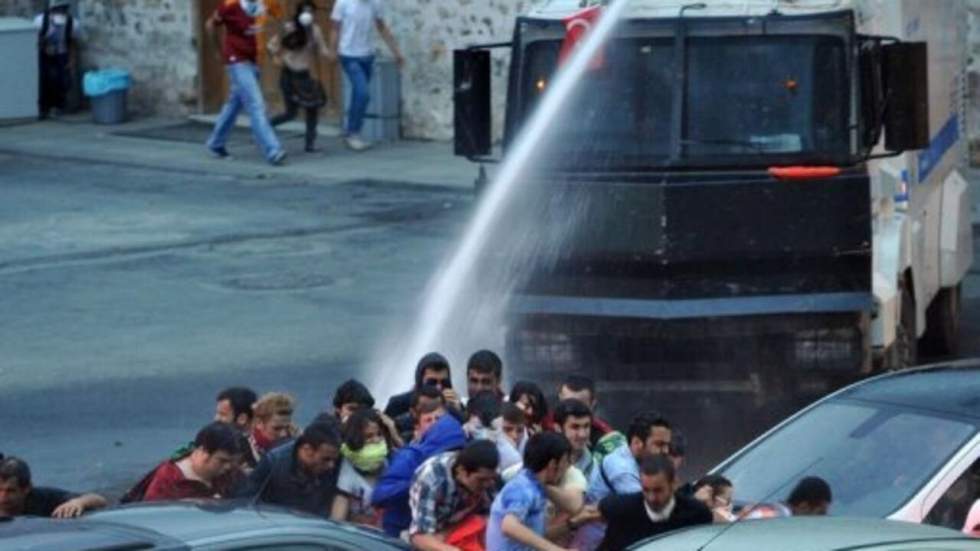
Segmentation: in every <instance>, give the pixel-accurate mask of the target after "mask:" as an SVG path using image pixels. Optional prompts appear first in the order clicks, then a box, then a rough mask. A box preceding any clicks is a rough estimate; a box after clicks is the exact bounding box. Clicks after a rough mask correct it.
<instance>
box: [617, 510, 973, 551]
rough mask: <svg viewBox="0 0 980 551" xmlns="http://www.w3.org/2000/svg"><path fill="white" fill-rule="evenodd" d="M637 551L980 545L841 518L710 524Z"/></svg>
mask: <svg viewBox="0 0 980 551" xmlns="http://www.w3.org/2000/svg"><path fill="white" fill-rule="evenodd" d="M629 549H630V550H633V551H700V550H702V549H704V550H706V551H844V550H848V551H854V550H857V549H860V550H861V551H924V550H925V549H928V550H929V551H968V550H969V551H977V549H980V542H978V541H977V540H975V539H972V538H970V537H967V536H965V535H963V534H962V533H960V532H957V531H955V530H950V529H948V528H938V527H935V526H923V525H921V524H913V523H910V522H896V521H893V520H880V519H857V518H841V517H795V518H781V519H774V520H747V521H743V522H737V523H735V524H709V525H706V526H698V527H694V528H688V529H686V530H678V531H676V532H670V533H667V534H664V535H661V536H657V537H654V538H652V539H648V540H645V541H642V542H639V543H637V544H635V545H633V546H631V547H630V548H629Z"/></svg>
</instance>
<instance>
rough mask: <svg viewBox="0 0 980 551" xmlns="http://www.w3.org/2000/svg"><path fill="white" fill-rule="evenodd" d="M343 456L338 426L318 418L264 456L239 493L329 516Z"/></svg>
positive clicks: (239, 495)
mask: <svg viewBox="0 0 980 551" xmlns="http://www.w3.org/2000/svg"><path fill="white" fill-rule="evenodd" d="M339 457H340V435H339V434H338V433H337V430H336V428H335V426H333V425H331V424H327V423H324V422H314V423H312V424H311V425H309V426H308V427H306V429H305V430H303V433H302V434H300V436H299V438H297V439H296V440H293V441H292V442H289V443H287V444H283V445H281V446H279V447H277V448H275V449H273V450H272V451H270V452H269V453H267V454H266V455H265V456H264V457H262V460H261V461H259V464H258V466H256V467H255V470H254V471H252V474H250V475H249V477H248V479H247V480H246V481H245V484H244V485H242V486H241V487H240V488H239V489H238V491H237V492H235V494H236V497H247V498H252V499H255V500H258V501H262V502H264V503H272V504H275V505H281V506H283V507H288V508H292V509H299V510H301V511H306V512H308V513H311V514H314V515H318V516H322V517H328V516H330V507H331V504H332V503H333V499H334V495H335V494H336V491H337V469H336V466H337V460H338V459H339Z"/></svg>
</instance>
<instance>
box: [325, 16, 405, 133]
mask: <svg viewBox="0 0 980 551" xmlns="http://www.w3.org/2000/svg"><path fill="white" fill-rule="evenodd" d="M330 19H331V21H332V23H333V25H332V32H331V33H330V45H331V50H333V51H334V52H337V53H338V54H339V56H340V65H341V67H343V69H344V73H345V74H346V75H347V80H348V81H350V84H351V100H350V105H348V106H347V123H346V125H345V128H344V135H345V139H346V142H347V146H348V147H350V148H351V149H353V150H355V151H361V150H364V149H367V148H368V147H370V145H369V144H368V143H367V142H365V141H364V140H363V139H362V138H361V128H362V127H363V126H364V115H365V113H366V112H367V105H368V101H369V100H370V96H369V94H368V83H369V82H370V81H371V71H372V69H373V67H374V45H373V38H374V33H373V31H374V29H377V31H378V34H380V35H381V38H382V40H384V42H385V44H387V45H388V49H389V50H391V55H392V56H394V58H395V62H396V63H397V64H398V68H399V69H400V68H401V67H402V66H403V65H404V64H405V58H404V57H402V54H401V50H399V49H398V43H397V42H396V41H395V37H394V36H392V34H391V31H390V30H389V29H388V26H387V25H386V24H385V22H384V19H383V11H382V5H381V0H337V2H336V3H335V4H334V7H333V12H332V13H331V15H330Z"/></svg>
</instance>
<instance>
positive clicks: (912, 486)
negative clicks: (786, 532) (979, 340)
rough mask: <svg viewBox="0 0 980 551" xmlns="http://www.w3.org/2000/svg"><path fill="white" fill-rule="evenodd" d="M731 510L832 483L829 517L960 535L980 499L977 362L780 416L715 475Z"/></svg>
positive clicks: (882, 383)
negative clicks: (813, 483)
mask: <svg viewBox="0 0 980 551" xmlns="http://www.w3.org/2000/svg"><path fill="white" fill-rule="evenodd" d="M712 472H713V473H717V474H721V475H724V476H725V477H727V478H728V479H730V480H731V481H732V482H733V483H734V488H735V492H734V495H735V499H736V507H738V506H741V507H742V508H743V509H744V508H745V507H755V506H757V504H765V503H772V502H776V501H780V500H783V499H785V498H786V496H787V494H788V493H789V492H790V490H791V489H792V487H793V486H794V485H795V484H796V482H797V481H798V480H799V479H801V478H803V477H805V476H819V477H822V478H823V479H825V480H826V481H827V482H828V483H830V487H831V489H832V492H833V503H832V505H831V509H830V514H832V515H839V516H851V517H879V518H890V519H895V520H905V521H911V522H925V523H928V524H934V525H938V526H945V527H948V528H953V529H956V530H964V529H965V528H972V527H965V526H964V525H965V523H966V519H967V515H968V514H969V513H970V510H971V508H972V507H973V506H974V504H975V503H977V502H978V500H980V360H967V361H961V362H954V363H949V364H942V365H938V366H932V367H926V368H920V369H914V370H909V371H902V372H897V373H891V374H886V375H881V376H878V377H874V378H871V379H867V380H865V381H862V382H859V383H857V384H854V385H851V386H849V387H847V388H844V389H843V390H840V391H838V392H836V393H834V394H832V395H830V396H828V397H826V398H824V399H822V400H819V401H817V402H816V403H814V404H812V405H810V406H809V407H807V408H805V409H803V410H802V411H800V412H799V413H797V414H795V415H793V416H792V417H790V418H788V419H786V420H785V421H783V422H782V423H781V424H779V425H777V426H776V427H775V428H773V429H772V430H770V431H769V432H767V433H765V434H763V435H762V436H761V437H759V438H758V439H756V440H755V441H754V442H752V443H750V444H749V445H747V446H746V447H745V448H743V449H742V450H740V451H739V452H737V453H735V454H734V455H733V456H732V457H730V458H729V459H727V460H726V461H724V462H723V463H721V464H720V465H719V466H718V467H716V468H715V469H713V470H712Z"/></svg>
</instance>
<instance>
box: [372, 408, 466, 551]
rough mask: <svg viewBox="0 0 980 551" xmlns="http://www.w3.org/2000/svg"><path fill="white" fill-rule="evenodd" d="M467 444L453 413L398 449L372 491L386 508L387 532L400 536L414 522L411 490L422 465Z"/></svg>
mask: <svg viewBox="0 0 980 551" xmlns="http://www.w3.org/2000/svg"><path fill="white" fill-rule="evenodd" d="M464 444H466V433H464V432H463V426H462V425H461V424H459V421H457V420H456V418H455V417H453V416H452V415H443V416H442V417H441V418H440V419H439V420H438V421H436V423H435V424H434V425H432V427H430V428H429V430H428V431H426V433H425V434H424V435H423V436H422V440H421V441H420V442H418V443H416V444H409V445H408V446H405V447H404V448H402V449H400V450H398V451H397V452H395V455H393V456H392V458H391V461H390V462H389V464H388V468H387V469H386V470H385V473H384V474H383V475H381V478H379V479H378V483H377V485H375V487H374V491H373V492H372V493H371V505H373V506H375V507H381V508H383V509H384V516H383V517H382V519H381V526H382V527H383V528H384V531H385V533H386V534H388V535H389V536H392V537H396V538H397V537H398V536H399V535H400V534H401V532H402V530H405V529H407V528H408V526H409V524H411V523H412V510H411V508H409V506H408V491H409V489H410V488H411V487H412V477H413V476H415V471H416V470H417V469H418V468H419V466H420V465H422V463H424V462H425V460H426V459H428V458H430V457H432V456H434V455H437V454H440V453H443V452H447V451H450V450H455V449H459V448H462V447H463V445H464Z"/></svg>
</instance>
